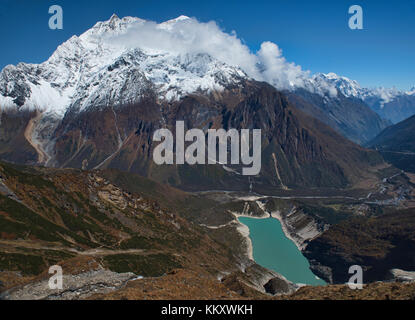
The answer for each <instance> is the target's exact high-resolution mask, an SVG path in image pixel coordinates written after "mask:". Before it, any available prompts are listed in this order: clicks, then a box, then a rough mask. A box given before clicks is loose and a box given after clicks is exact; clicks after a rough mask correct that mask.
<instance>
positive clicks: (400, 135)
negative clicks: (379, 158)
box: [368, 116, 415, 173]
mask: <svg viewBox="0 0 415 320" xmlns="http://www.w3.org/2000/svg"><path fill="white" fill-rule="evenodd" d="M414 137H415V116H412V117H411V118H409V119H407V120H405V121H402V122H400V123H398V124H396V125H394V126H391V127H389V128H387V129H386V130H384V131H383V132H382V133H380V134H379V135H378V136H377V137H376V138H375V139H373V140H372V141H371V142H369V143H368V146H369V147H372V148H376V149H377V150H379V152H380V153H381V154H382V155H383V157H384V158H385V159H386V161H388V162H390V163H392V164H393V165H395V166H396V167H398V168H400V169H402V170H405V171H409V172H414V173H415V139H414Z"/></svg>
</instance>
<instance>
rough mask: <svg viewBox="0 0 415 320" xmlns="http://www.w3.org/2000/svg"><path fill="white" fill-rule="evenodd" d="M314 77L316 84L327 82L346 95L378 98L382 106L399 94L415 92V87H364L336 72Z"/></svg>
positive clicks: (364, 99) (364, 98) (365, 98)
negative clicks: (404, 88)
mask: <svg viewBox="0 0 415 320" xmlns="http://www.w3.org/2000/svg"><path fill="white" fill-rule="evenodd" d="M312 79H313V80H312V81H313V82H314V84H315V85H316V86H318V85H321V84H322V83H325V84H327V86H334V87H335V88H336V89H337V90H338V91H339V92H341V93H342V94H343V95H344V96H346V97H354V98H358V99H361V100H363V101H366V100H368V99H378V100H380V104H381V106H383V105H384V104H385V103H389V102H391V101H393V100H394V99H395V98H397V97H399V96H403V95H414V94H415V88H413V89H411V90H410V91H407V92H404V91H400V90H398V89H396V88H383V87H379V88H363V87H361V86H360V84H359V83H358V82H357V81H355V80H351V79H349V78H347V77H343V76H338V75H337V74H335V73H328V74H323V73H319V74H316V75H314V76H313V77H312Z"/></svg>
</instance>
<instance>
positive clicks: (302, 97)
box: [287, 89, 391, 144]
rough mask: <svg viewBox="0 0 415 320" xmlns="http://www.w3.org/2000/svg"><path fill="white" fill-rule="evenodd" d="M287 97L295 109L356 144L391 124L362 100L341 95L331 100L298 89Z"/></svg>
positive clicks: (365, 140) (328, 97)
mask: <svg viewBox="0 0 415 320" xmlns="http://www.w3.org/2000/svg"><path fill="white" fill-rule="evenodd" d="M287 96H288V100H289V101H290V102H291V103H292V104H293V105H294V106H295V107H296V108H298V109H300V110H301V111H304V112H305V113H307V114H309V115H311V116H313V117H315V118H317V119H319V120H321V121H322V122H324V123H325V124H327V125H329V126H330V127H332V128H333V129H334V130H336V131H337V132H339V133H341V134H342V135H343V136H345V137H347V138H348V139H350V140H352V141H354V142H355V143H358V144H364V143H366V142H368V141H370V140H371V139H373V138H374V137H376V135H377V134H379V133H380V132H381V131H382V130H383V129H385V128H386V127H388V126H389V125H390V124H391V122H389V121H387V120H384V119H382V118H381V117H380V116H379V115H378V114H376V112H374V111H372V110H371V109H370V108H369V106H368V105H366V104H365V103H364V102H363V101H362V100H360V99H358V98H355V97H346V96H344V95H343V94H342V93H341V92H339V93H338V95H337V96H336V97H334V98H333V97H330V96H328V95H326V96H324V97H323V96H321V95H318V94H315V93H311V92H309V91H306V90H304V89H298V90H296V91H295V92H287Z"/></svg>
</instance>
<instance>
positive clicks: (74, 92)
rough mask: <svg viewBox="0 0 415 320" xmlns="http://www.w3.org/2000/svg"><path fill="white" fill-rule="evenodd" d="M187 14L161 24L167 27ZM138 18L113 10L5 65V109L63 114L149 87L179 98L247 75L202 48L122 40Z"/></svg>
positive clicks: (125, 98)
mask: <svg viewBox="0 0 415 320" xmlns="http://www.w3.org/2000/svg"><path fill="white" fill-rule="evenodd" d="M187 19H190V18H187V17H184V16H181V17H179V18H177V19H174V20H170V21H167V22H164V23H161V24H159V25H158V26H157V28H159V29H162V30H165V31H166V32H169V30H171V29H172V27H173V26H174V25H175V24H177V23H181V22H183V21H185V20H187ZM143 23H145V21H144V20H141V19H139V18H132V17H125V18H123V19H120V18H118V17H117V16H116V15H113V16H112V17H111V18H110V19H109V20H108V21H105V22H98V23H97V24H96V25H95V26H94V27H93V28H91V29H90V30H88V31H86V32H85V33H83V34H82V35H81V36H79V37H78V36H73V37H72V38H70V39H69V40H68V41H66V42H65V43H63V44H62V45H60V46H59V47H58V48H57V50H56V51H55V52H54V53H53V55H52V56H51V57H50V58H49V59H48V60H47V61H46V62H44V63H42V64H39V65H35V64H26V63H20V64H18V65H17V66H12V65H10V66H7V67H5V68H4V69H3V71H2V72H1V74H0V105H1V106H2V107H3V108H8V107H17V108H19V109H29V110H32V109H40V110H42V111H46V112H48V113H51V114H53V115H55V116H58V117H60V118H62V117H63V116H64V114H65V112H66V111H67V110H68V109H69V108H76V109H79V110H83V109H85V108H86V107H90V106H107V105H109V104H121V105H122V104H128V103H134V102H137V100H139V99H140V97H142V96H143V95H145V94H146V92H148V91H149V90H154V91H155V92H157V94H158V96H159V98H160V99H166V100H175V99H179V98H180V97H182V96H184V95H186V94H189V93H194V92H197V91H200V92H208V91H214V90H221V89H223V88H224V87H225V86H229V85H235V84H238V82H239V81H240V80H241V79H244V78H247V75H246V74H245V73H244V72H243V71H242V69H240V68H238V67H234V66H229V65H227V64H225V63H223V62H221V61H219V60H217V59H215V58H213V57H212V56H210V55H209V54H204V53H201V52H194V53H185V54H183V53H176V52H167V51H163V50H154V49H152V48H135V47H131V46H129V43H128V41H124V42H123V39H122V37H123V35H125V34H126V33H127V31H128V30H129V29H131V28H134V27H136V26H138V25H140V24H143Z"/></svg>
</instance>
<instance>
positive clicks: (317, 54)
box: [0, 0, 415, 90]
mask: <svg viewBox="0 0 415 320" xmlns="http://www.w3.org/2000/svg"><path fill="white" fill-rule="evenodd" d="M53 4H58V5H61V6H62V7H63V11H64V29H63V30H59V31H57V30H50V29H49V28H48V20H49V17H50V15H49V14H48V8H49V6H51V5H53ZM353 4H358V5H361V6H362V8H363V12H364V28H365V29H364V30H350V29H349V28H348V19H349V17H350V15H349V14H348V8H349V7H350V6H351V5H353ZM114 12H115V13H117V14H118V15H119V16H120V17H123V16H127V15H129V16H137V17H140V18H143V19H148V20H153V21H157V22H162V21H165V20H168V19H172V18H175V17H177V16H179V15H182V14H183V15H187V16H190V17H195V18H197V19H198V20H199V21H202V22H207V21H210V20H214V21H216V22H217V23H218V25H219V26H220V27H221V28H222V29H224V30H225V31H226V32H231V31H233V30H234V31H236V33H237V35H238V37H239V38H241V39H243V41H244V42H245V43H246V44H247V45H248V46H249V47H250V48H251V50H252V51H254V52H255V51H256V50H258V49H259V47H260V45H261V43H262V42H264V41H272V42H275V43H277V44H278V46H279V47H280V48H281V49H282V50H283V53H284V56H285V57H286V58H287V60H288V61H291V62H295V63H296V64H298V65H301V66H302V68H303V69H305V70H310V71H311V72H313V73H314V72H325V73H327V72H335V73H337V74H340V75H344V76H347V77H349V78H352V79H355V80H357V81H359V82H360V84H361V85H363V86H369V87H372V86H385V87H392V86H396V87H398V88H400V89H405V90H407V89H409V88H410V87H412V86H415V0H406V1H403V0H398V1H390V0H389V1H384V0H353V1H344V0H332V1H323V0H321V1H319V0H315V1H300V0H291V1H287V0H272V1H270V0H269V1H261V0H255V1H244V0H239V1H236V0H222V1H217V0H209V1H202V0H198V1H194V0H187V1H184V0H179V1H177V0H175V1H174V0H170V1H166V0H146V1H142V0H116V1H114V0H88V1H79V0H53V1H50V0H0V41H1V43H2V46H1V50H0V68H3V67H4V66H5V65H7V64H17V63H18V62H21V61H23V62H29V63H39V62H42V61H44V60H46V59H47V58H48V57H49V56H50V55H51V54H52V53H53V51H54V50H55V49H56V47H57V46H58V45H59V44H61V43H62V42H64V41H65V40H67V39H68V38H70V37H71V36H72V35H74V34H77V35H79V34H81V33H82V32H84V31H85V30H87V29H88V28H90V27H91V26H92V25H94V24H95V23H96V21H99V20H107V19H108V18H109V17H110V16H111V14H112V13H114Z"/></svg>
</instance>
